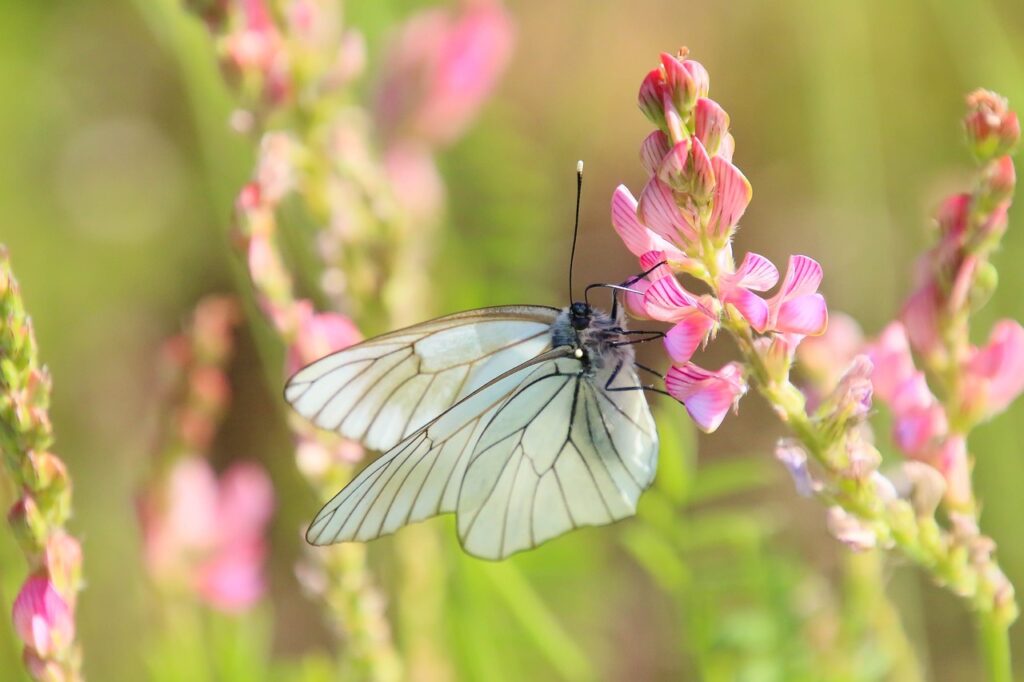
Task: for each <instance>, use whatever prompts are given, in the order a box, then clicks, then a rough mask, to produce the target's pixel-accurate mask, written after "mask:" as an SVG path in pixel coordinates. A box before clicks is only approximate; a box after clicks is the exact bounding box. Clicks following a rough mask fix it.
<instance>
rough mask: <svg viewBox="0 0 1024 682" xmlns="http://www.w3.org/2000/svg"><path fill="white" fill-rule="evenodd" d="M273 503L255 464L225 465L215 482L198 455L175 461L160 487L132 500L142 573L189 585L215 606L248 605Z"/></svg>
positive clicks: (258, 581)
mask: <svg viewBox="0 0 1024 682" xmlns="http://www.w3.org/2000/svg"><path fill="white" fill-rule="evenodd" d="M273 506H274V493H273V488H272V487H271V484H270V479H269V478H268V477H267V475H266V473H265V472H264V471H263V469H262V468H260V467H259V466H257V465H255V464H251V463H236V464H233V465H231V466H230V467H229V468H228V469H227V470H226V471H225V472H224V474H223V475H222V476H221V478H220V480H219V481H218V479H217V476H216V475H215V474H214V472H213V469H212V468H211V467H210V465H209V463H208V462H207V461H206V460H204V459H200V458H196V457H189V458H185V459H181V460H179V461H178V462H177V463H176V464H175V466H174V468H173V469H172V471H171V473H170V475H169V477H168V479H167V481H166V484H165V486H164V488H163V489H162V490H158V491H155V493H154V494H151V495H150V496H149V497H147V498H145V499H143V500H142V501H141V504H140V516H141V521H142V529H143V541H144V547H145V553H146V562H147V566H148V568H149V570H150V573H151V574H152V575H153V577H154V578H155V579H156V580H157V581H159V582H162V583H165V584H170V585H182V586H185V587H186V588H188V589H192V590H195V591H196V592H197V594H198V595H199V596H200V597H201V598H202V599H203V600H205V601H206V602H207V603H209V604H210V605H212V606H213V607H215V608H217V609H220V610H223V611H228V612H237V611H241V610H244V609H246V608H248V607H249V606H251V605H252V604H254V603H255V602H256V601H258V600H259V599H260V597H261V596H262V595H263V592H264V590H265V584H264V578H263V560H264V557H265V555H266V541H265V539H264V532H265V528H266V525H267V523H268V522H269V520H270V516H271V513H272V510H273Z"/></svg>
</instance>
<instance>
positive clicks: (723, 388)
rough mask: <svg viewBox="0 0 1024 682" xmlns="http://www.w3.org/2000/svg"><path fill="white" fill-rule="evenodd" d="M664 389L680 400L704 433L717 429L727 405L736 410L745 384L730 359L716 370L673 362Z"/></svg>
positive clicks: (736, 365)
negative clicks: (674, 363)
mask: <svg viewBox="0 0 1024 682" xmlns="http://www.w3.org/2000/svg"><path fill="white" fill-rule="evenodd" d="M665 388H666V389H667V390H668V392H669V394H671V395H672V397H673V398H675V399H676V400H678V401H680V402H681V403H683V405H684V406H685V407H686V411H687V412H688V413H689V414H690V418H692V419H693V421H694V422H696V424H697V426H698V427H699V428H700V429H701V430H702V431H704V432H705V433H711V432H712V431H714V430H715V429H717V428H718V427H719V426H720V425H721V423H722V420H723V419H725V415H726V413H727V412H728V411H729V409H730V408H732V409H736V406H737V404H738V403H739V400H740V398H741V397H743V394H744V393H746V390H747V386H746V383H745V381H744V380H743V369H742V367H741V366H740V364H739V363H736V362H730V363H729V364H727V365H725V366H724V367H722V368H721V369H720V370H718V371H717V372H712V371H709V370H706V369H703V368H701V367H698V366H697V365H694V364H693V363H687V364H685V365H673V366H672V367H671V368H670V369H669V371H668V375H667V376H666V377H665Z"/></svg>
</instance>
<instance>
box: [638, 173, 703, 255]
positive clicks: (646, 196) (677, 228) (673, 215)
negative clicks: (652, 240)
mask: <svg viewBox="0 0 1024 682" xmlns="http://www.w3.org/2000/svg"><path fill="white" fill-rule="evenodd" d="M637 215H638V216H639V217H640V220H641V221H642V222H643V223H644V224H646V225H647V226H648V227H649V228H650V229H652V230H654V232H655V233H656V234H657V235H659V236H660V237H663V238H665V239H667V240H668V241H669V242H671V243H679V242H680V241H692V240H694V239H695V238H696V237H697V235H696V233H695V232H694V231H693V228H691V227H690V226H689V225H687V224H686V222H685V221H684V220H683V215H682V212H681V211H680V210H679V207H678V206H677V205H676V201H675V198H673V196H672V190H671V188H669V186H668V185H666V184H665V183H663V182H661V181H660V180H658V179H657V178H651V180H650V181H649V182H648V183H647V185H646V186H645V187H644V189H643V191H642V192H641V193H640V204H639V206H638V210H637Z"/></svg>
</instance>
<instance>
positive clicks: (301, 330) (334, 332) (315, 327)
mask: <svg viewBox="0 0 1024 682" xmlns="http://www.w3.org/2000/svg"><path fill="white" fill-rule="evenodd" d="M294 313H295V315H296V316H297V318H298V319H297V320H295V329H296V333H295V342H294V343H293V344H292V345H291V346H290V347H289V348H288V367H287V370H288V372H287V373H288V374H289V375H291V374H294V373H295V372H297V371H298V370H299V369H300V368H302V367H303V366H305V365H308V364H309V363H311V362H313V361H314V360H316V359H318V358H322V357H324V356H325V355H328V354H329V353H333V352H335V351H338V350H341V349H342V348H347V347H348V346H351V345H352V344H354V343H358V342H359V341H361V340H362V338H363V337H362V334H360V333H359V329H358V328H357V327H356V326H355V324H354V323H353V322H352V320H350V319H349V318H348V317H346V316H345V315H342V314H340V313H332V312H325V313H317V312H314V311H313V304H312V302H310V301H307V300H302V301H298V302H297V303H296V304H295V310H294Z"/></svg>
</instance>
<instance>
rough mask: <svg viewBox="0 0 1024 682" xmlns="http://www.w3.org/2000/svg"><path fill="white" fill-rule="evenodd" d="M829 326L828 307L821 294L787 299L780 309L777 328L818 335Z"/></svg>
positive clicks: (781, 330) (784, 330) (782, 330)
mask: <svg viewBox="0 0 1024 682" xmlns="http://www.w3.org/2000/svg"><path fill="white" fill-rule="evenodd" d="M827 327H828V307H827V306H826V305H825V297H824V296H822V295H821V294H810V295H808V296H798V297H797V298H794V299H790V300H788V301H785V302H784V303H783V304H782V305H781V306H780V307H779V311H778V316H777V317H776V320H775V329H776V330H778V331H780V332H789V333H792V334H804V335H806V336H817V335H819V334H824V333H825V329H826V328H827Z"/></svg>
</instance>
